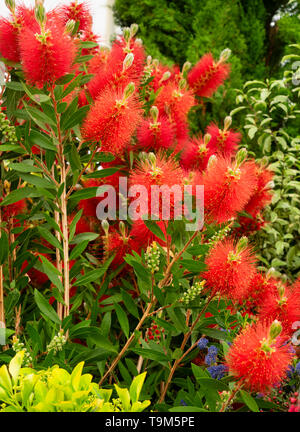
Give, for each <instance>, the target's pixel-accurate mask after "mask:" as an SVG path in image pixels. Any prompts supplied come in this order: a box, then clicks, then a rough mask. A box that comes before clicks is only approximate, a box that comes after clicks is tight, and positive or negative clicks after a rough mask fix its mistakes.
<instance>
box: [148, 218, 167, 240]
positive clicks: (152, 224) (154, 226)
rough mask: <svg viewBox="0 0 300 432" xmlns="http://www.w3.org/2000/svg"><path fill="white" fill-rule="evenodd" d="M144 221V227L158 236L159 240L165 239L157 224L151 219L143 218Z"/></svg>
mask: <svg viewBox="0 0 300 432" xmlns="http://www.w3.org/2000/svg"><path fill="white" fill-rule="evenodd" d="M144 223H145V225H146V227H147V228H148V229H149V230H150V231H151V232H152V233H153V234H154V235H156V237H158V238H159V239H160V240H163V241H166V237H165V235H164V233H163V232H162V230H161V228H160V227H159V226H158V224H157V223H156V222H154V221H151V220H144Z"/></svg>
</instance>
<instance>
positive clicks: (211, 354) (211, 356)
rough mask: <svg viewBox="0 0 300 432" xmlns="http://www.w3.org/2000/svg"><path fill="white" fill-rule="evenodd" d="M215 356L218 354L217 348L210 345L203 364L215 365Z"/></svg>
mask: <svg viewBox="0 0 300 432" xmlns="http://www.w3.org/2000/svg"><path fill="white" fill-rule="evenodd" d="M217 354H218V348H217V347H216V346H214V345H211V346H210V347H208V352H207V355H206V356H205V363H206V364H208V365H212V364H213V363H216V360H217Z"/></svg>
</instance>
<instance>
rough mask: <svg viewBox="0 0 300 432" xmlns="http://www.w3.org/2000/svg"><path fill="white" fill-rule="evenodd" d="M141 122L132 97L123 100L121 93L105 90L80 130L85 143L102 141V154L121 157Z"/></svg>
mask: <svg viewBox="0 0 300 432" xmlns="http://www.w3.org/2000/svg"><path fill="white" fill-rule="evenodd" d="M141 120H142V110H141V108H140V104H139V102H138V100H137V99H136V98H135V97H132V96H131V97H129V98H127V99H125V98H124V97H123V94H122V93H120V91H116V90H113V89H107V90H106V91H105V92H104V93H103V94H102V95H101V96H100V97H99V98H98V99H97V101H96V102H95V104H94V105H93V106H92V108H91V110H90V111H89V113H88V115H87V118H86V120H85V122H84V124H83V127H82V135H83V137H84V139H85V140H86V141H101V150H102V151H109V152H111V153H113V154H114V155H121V154H122V153H123V151H124V149H125V146H126V145H127V144H128V143H129V141H130V138H131V137H132V135H133V133H134V132H135V129H136V127H137V126H138V124H139V123H140V121H141Z"/></svg>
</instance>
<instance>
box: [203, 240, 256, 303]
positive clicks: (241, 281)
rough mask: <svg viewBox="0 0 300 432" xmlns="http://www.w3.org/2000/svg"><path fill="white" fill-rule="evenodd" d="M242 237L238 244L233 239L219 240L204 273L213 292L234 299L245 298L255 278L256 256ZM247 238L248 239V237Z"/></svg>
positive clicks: (211, 252) (208, 286)
mask: <svg viewBox="0 0 300 432" xmlns="http://www.w3.org/2000/svg"><path fill="white" fill-rule="evenodd" d="M245 239H246V238H245V237H242V238H241V239H240V240H239V242H238V243H237V244H234V242H233V240H232V239H226V240H224V241H220V242H218V243H217V244H216V245H215V246H214V247H213V248H212V249H211V251H210V253H209V255H208V256H207V258H206V261H205V264H206V265H207V270H206V271H205V272H204V273H203V274H202V276H203V278H204V279H205V280H206V284H205V286H206V287H207V289H209V290H211V292H212V293H219V294H220V295H221V296H225V297H228V298H230V299H233V300H243V299H244V298H245V295H246V294H247V290H248V288H249V286H250V283H251V280H252V279H253V277H254V275H255V273H256V269H255V261H256V259H255V257H254V256H253V254H252V251H251V249H250V247H249V246H247V243H246V242H245V244H243V242H244V241H245ZM246 240H247V239H246Z"/></svg>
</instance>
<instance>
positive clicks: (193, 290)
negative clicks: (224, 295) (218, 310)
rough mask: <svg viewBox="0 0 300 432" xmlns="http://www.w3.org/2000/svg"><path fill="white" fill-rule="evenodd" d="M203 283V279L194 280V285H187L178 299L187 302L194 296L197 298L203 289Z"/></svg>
mask: <svg viewBox="0 0 300 432" xmlns="http://www.w3.org/2000/svg"><path fill="white" fill-rule="evenodd" d="M204 284H205V280H203V281H201V282H195V284H194V285H192V286H191V287H189V288H188V289H187V291H186V292H185V293H183V295H182V297H181V299H180V300H179V301H180V302H182V303H185V304H189V303H191V302H192V301H193V300H195V298H197V297H198V296H199V295H200V294H201V293H202V291H203V286H204Z"/></svg>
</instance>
